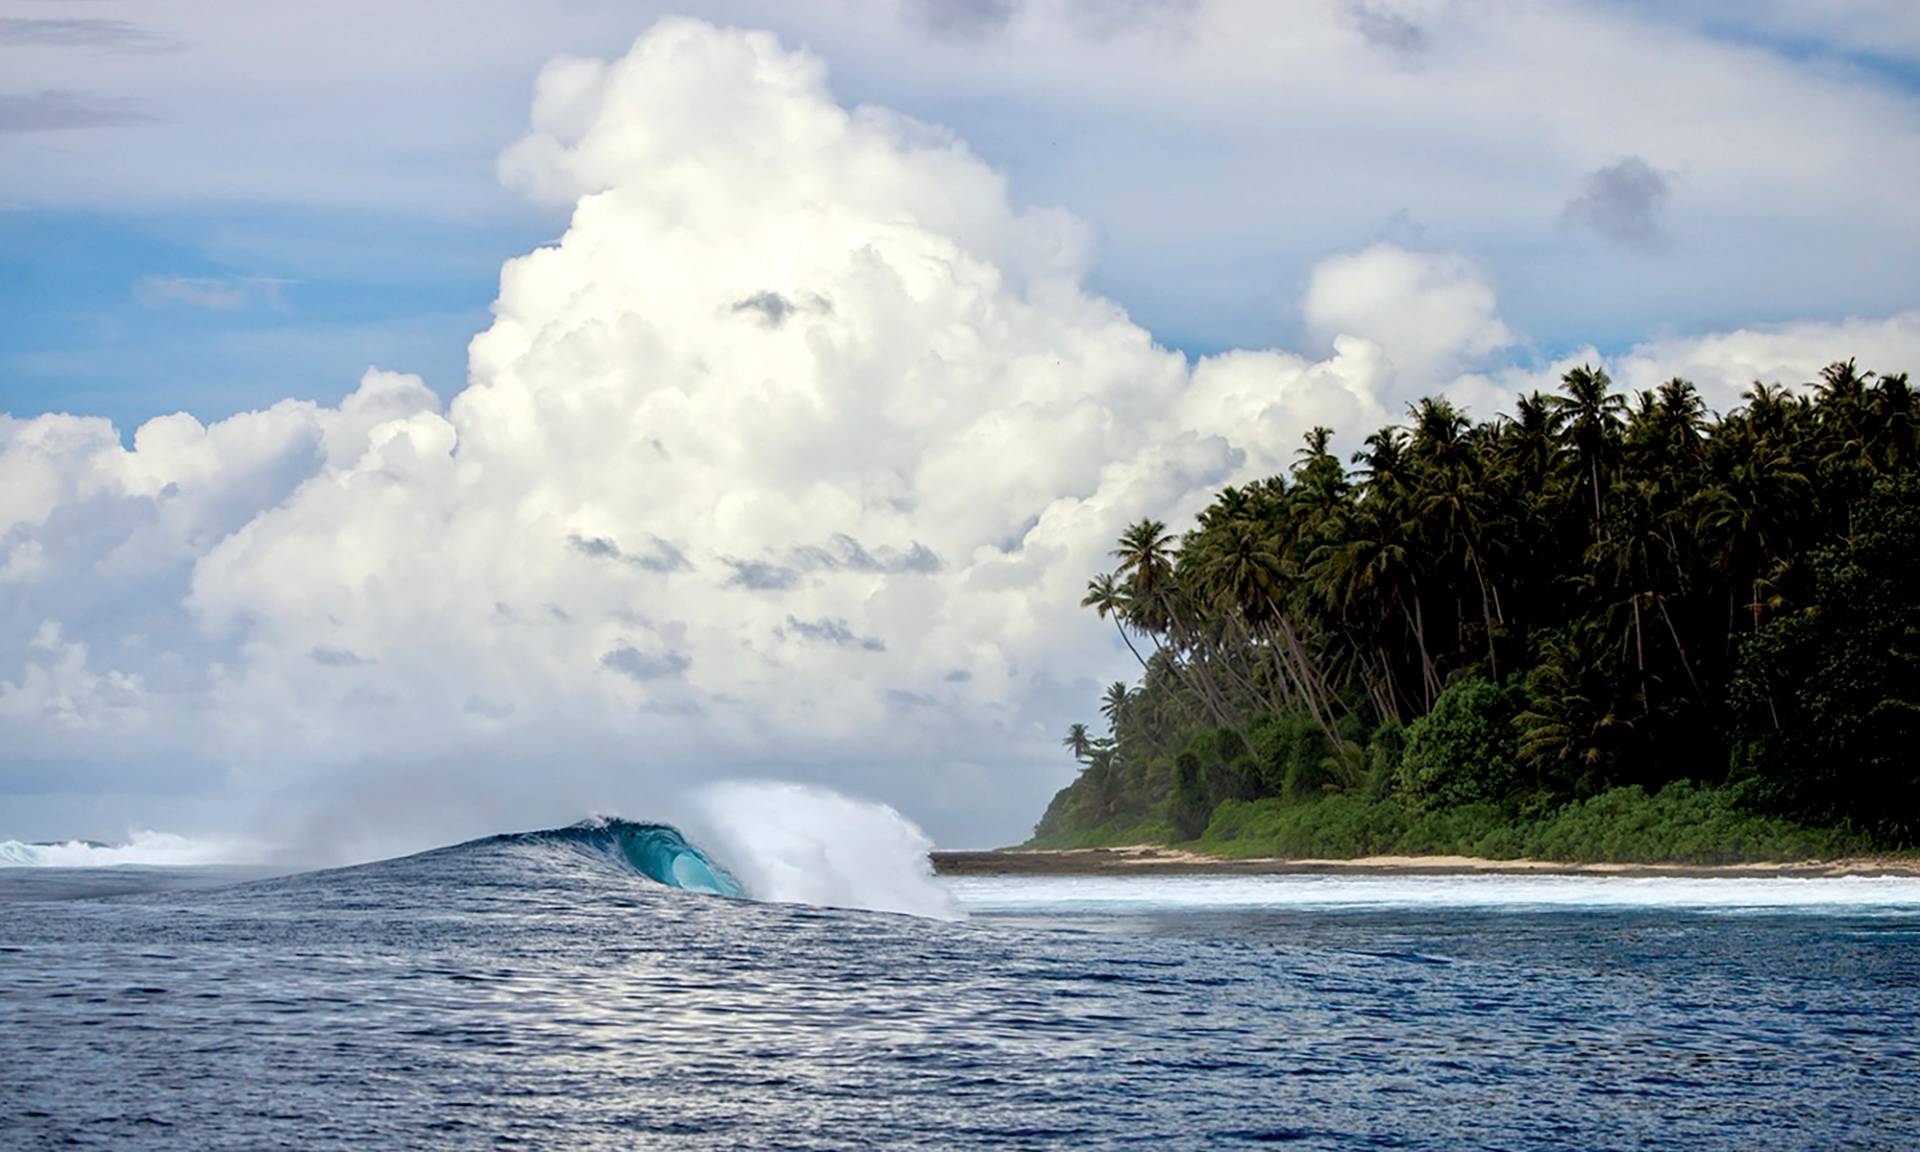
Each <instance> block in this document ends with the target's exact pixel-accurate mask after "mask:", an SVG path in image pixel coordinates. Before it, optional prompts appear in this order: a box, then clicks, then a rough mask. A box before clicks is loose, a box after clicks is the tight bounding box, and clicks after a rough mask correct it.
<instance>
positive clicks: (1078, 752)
mask: <svg viewBox="0 0 1920 1152" xmlns="http://www.w3.org/2000/svg"><path fill="white" fill-rule="evenodd" d="M1060 743H1061V744H1062V745H1064V746H1065V747H1066V748H1067V749H1069V750H1070V751H1072V753H1073V758H1074V759H1075V760H1079V761H1081V762H1083V763H1084V762H1085V761H1086V759H1087V757H1088V756H1089V755H1091V754H1092V752H1093V736H1092V735H1091V734H1090V733H1089V732H1088V731H1087V726H1086V725H1085V724H1073V725H1069V726H1068V728H1067V734H1066V737H1065V738H1064V739H1062V740H1061V741H1060Z"/></svg>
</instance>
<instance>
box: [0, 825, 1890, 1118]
mask: <svg viewBox="0 0 1920 1152" xmlns="http://www.w3.org/2000/svg"><path fill="white" fill-rule="evenodd" d="M228 879H231V878H228ZM56 880H57V878H56V879H54V880H50V879H49V878H48V877H47V876H46V875H45V874H42V875H41V876H40V877H39V878H38V879H33V880H29V879H25V878H20V877H18V876H15V875H0V897H4V902H0V1044H4V1051H5V1053H6V1066H5V1071H4V1072H0V1146H4V1147H6V1148H9V1149H12V1148H36V1147H43V1146H44V1147H53V1146H72V1145H78V1146H89V1145H92V1146H99V1147H112V1148H158V1147H167V1148H260V1147H265V1146H272V1145H281V1146H288V1147H300V1148H333V1147H364V1148H382V1149H384V1148H397V1147H422V1146H426V1147H499V1146H506V1145H510V1144H515V1143H518V1144H527V1145H532V1146H537V1147H556V1148H559V1147H565V1148H598V1147H607V1148H613V1147H620V1148H631V1147H685V1148H736V1147H765V1148H848V1147H867V1146H871V1147H921V1148H942V1149H946V1148H1009V1147H1065V1148H1104V1147H1119V1146H1135V1147H1194V1148H1202V1147H1228V1146H1234V1145H1237V1144H1242V1143H1253V1142H1274V1141H1284V1142H1291V1143H1292V1145H1293V1146H1295V1147H1304V1148H1341V1149H1344V1148H1373V1147H1401V1148H1432V1149H1455V1148H1522V1147H1540V1148H1548V1147H1557V1148H1564V1147H1576V1148H1588V1149H1591V1148H1643V1147H1653V1148H1688V1149H1700V1148H1726V1149H1770V1148H1780V1149H1787V1148H1808V1147H1819V1148H1889V1149H1891V1148H1915V1147H1920V1106H1917V1105H1916V1100H1917V1099H1920V1097H1916V1094H1915V1090H1914V1085H1915V1084H1916V1083H1917V1082H1920V1079H1917V1075H1916V1074H1920V1041H1917V1040H1916V1033H1920V900H1908V901H1907V902H1906V903H1902V902H1901V901H1900V900H1897V899H1889V900H1880V901H1878V902H1875V901H1874V900H1872V899H1868V898H1858V899H1851V900H1838V901H1833V900H1829V901H1825V902H1822V901H1817V900H1816V901H1807V900H1801V901H1797V902H1793V903H1791V904H1783V903H1775V904H1774V905H1773V906H1766V905H1765V904H1764V903H1762V904H1759V905H1756V904H1754V903H1752V902H1751V901H1748V902H1741V901H1720V902H1719V903H1717V904H1716V903H1714V902H1713V901H1710V900H1709V901H1706V902H1704V903H1701V902H1699V901H1696V902H1695V903H1693V904H1691V905H1684V906H1679V907H1676V906H1673V904H1672V902H1671V901H1669V902H1668V903H1667V904H1664V905H1662V904H1659V903H1658V902H1653V903H1651V904H1650V903H1649V902H1648V901H1639V902H1638V906H1635V902H1634V901H1616V902H1614V903H1613V904H1611V905H1601V904H1596V903H1595V902H1594V901H1592V900H1590V899H1589V900H1586V901H1575V900H1571V899H1568V900H1561V901H1557V902H1556V901H1553V900H1545V901H1533V902H1528V901H1524V900H1506V901H1495V900H1489V899H1479V900H1476V899H1472V898H1469V897H1467V896H1461V897H1458V898H1456V899H1453V900H1451V901H1444V900H1443V901H1435V900H1433V899H1425V900H1420V899H1415V898H1412V897H1406V896H1404V895H1403V896H1400V897H1395V898H1388V897H1389V895H1390V894H1389V893H1387V892H1386V890H1384V889H1376V890H1374V891H1373V893H1372V896H1373V897H1374V898H1372V899H1357V898H1346V897H1351V896H1352V893H1351V892H1350V891H1348V892H1346V897H1343V898H1341V899H1332V898H1326V899H1317V900H1301V899H1295V898H1286V899H1282V898H1279V897H1277V896H1275V895H1274V893H1273V892H1272V891H1268V892H1266V894H1265V895H1258V894H1257V893H1256V895H1257V896H1258V898H1254V897H1248V896H1247V895H1246V894H1245V893H1246V891H1247V890H1246V888H1245V887H1244V886H1243V887H1242V888H1241V889H1238V891H1240V892H1241V896H1240V897H1238V898H1233V899H1230V898H1227V897H1228V896H1230V895H1231V894H1232V893H1233V892H1234V891H1236V890H1235V889H1233V888H1231V887H1229V886H1222V885H1213V886H1211V887H1209V886H1208V885H1206V884H1199V885H1191V884H1190V885H1188V886H1187V887H1186V888H1185V889H1182V888H1181V887H1180V886H1179V885H1178V884H1176V885H1174V887H1173V888H1172V889H1170V890H1169V889H1167V888H1166V887H1165V885H1164V884H1162V885H1161V887H1159V888H1155V887H1154V886H1153V885H1154V883H1155V882H1152V881H1145V882H1136V881H1118V882H1113V881H1108V882H1104V886H1102V885H1092V886H1089V885H1087V884H1080V885H1078V886H1077V889H1078V891H1077V895H1075V894H1071V893H1070V891H1069V890H1071V889H1075V888H1076V885H1073V884H1067V883H1063V882H1060V881H1052V880H1047V879H1044V878H1042V879H1035V880H1029V881H1021V880H970V881H962V882H959V883H957V884H956V890H957V892H958V894H959V896H960V898H961V902H962V904H963V905H964V906H967V907H968V908H970V910H971V911H972V917H971V919H970V920H968V921H966V922H961V923H943V922H937V921H931V920H922V919H914V918H909V917H903V916H892V915H882V914H875V913H860V912H844V911H836V910H830V909H822V908H812V907H804V906H793V905H769V904H754V903H749V902H745V901H738V900H730V899H724V898H720V897H713V896H705V895H698V894H694V893H688V892H679V891H674V890H670V889H664V888H661V887H658V886H656V885H653V884H651V883H649V882H647V881H645V880H644V879H641V878H639V877H637V876H633V875H628V874H623V873H620V872H617V871H615V870H611V869H608V868H604V867H598V866H594V865H592V864H591V863H589V862H585V861H583V860H582V859H581V858H579V857H578V856H577V855H567V854H561V853H551V852H546V853H543V852H539V851H533V850H530V849H526V848H524V847H514V846H511V845H494V846H491V847H489V848H486V849H485V850H478V849H474V848H466V849H453V850H448V851H444V852H440V853H432V854H428V855H425V856H420V857H414V858H411V859H407V860H401V861H394V862H389V863H384V864H378V865H371V866H368V867H364V868H358V869H349V870H344V871H339V872H332V873H317V874H311V875H305V876H295V877H288V878H282V879H274V880H265V881H255V882H251V883H245V884H241V885H238V886H232V887H226V888H219V889H212V890H210V889H207V888H204V887H197V886H196V887H173V886H172V884H173V883H174V881H172V880H168V879H166V878H165V877H162V878H161V879H159V880H154V881H152V882H151V884H159V885H161V886H162V890H159V891H148V892H131V893H129V892H125V891H122V892H121V893H120V894H117V895H103V894H102V893H101V891H99V890H98V888H97V884H98V882H97V881H96V882H95V885H96V887H94V888H87V887H85V886H84V885H83V886H81V887H79V888H75V887H73V886H72V885H71V884H70V885H68V886H65V887H63V886H62V885H61V884H59V883H57V882H56ZM204 882H205V878H204V877H202V878H200V879H199V880H197V881H195V883H204ZM73 883H75V884H77V883H79V882H78V881H74V882H73ZM1114 883H1119V884H1121V885H1123V887H1121V888H1118V889H1116V888H1113V887H1112V885H1113V884H1114ZM1454 883H1456V884H1459V883H1477V881H1456V882H1454ZM151 884H150V885H149V886H151ZM1128 884H1138V885H1140V886H1138V887H1134V888H1127V887H1124V885H1128ZM125 886H126V887H138V886H140V885H136V884H132V883H131V882H128V883H127V884H126V885H125ZM1257 887H1258V886H1257V885H1256V888H1257ZM1549 887H1551V886H1549ZM1336 888H1337V886H1334V887H1323V888H1321V889H1319V890H1318V892H1319V895H1320V896H1322V897H1326V896H1328V894H1329V893H1335V892H1336ZM1472 891H1474V890H1473V889H1471V888H1469V889H1467V892H1469V893H1471V892H1472ZM1836 891H1837V890H1836ZM1196 893H1203V894H1205V898H1200V897H1196V895H1195V894H1196ZM1336 894H1337V893H1336ZM1429 895H1431V893H1429Z"/></svg>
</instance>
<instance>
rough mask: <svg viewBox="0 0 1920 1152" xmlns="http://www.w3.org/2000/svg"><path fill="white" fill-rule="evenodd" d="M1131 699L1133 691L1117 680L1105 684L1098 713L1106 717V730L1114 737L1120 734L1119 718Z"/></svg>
mask: <svg viewBox="0 0 1920 1152" xmlns="http://www.w3.org/2000/svg"><path fill="white" fill-rule="evenodd" d="M1132 699H1133V693H1132V692H1131V691H1129V690H1128V688H1127V686H1126V685H1125V684H1123V683H1121V682H1120V681H1118V680H1115V681H1114V682H1113V683H1111V684H1109V685H1107V694H1106V695H1105V696H1103V697H1101V700H1100V714H1101V715H1102V716H1105V717H1106V718H1107V730H1108V731H1109V732H1112V733H1113V734H1114V736H1115V737H1118V736H1119V735H1120V720H1121V717H1122V716H1123V715H1124V714H1125V713H1126V710H1127V704H1128V702H1129V701H1131V700H1132Z"/></svg>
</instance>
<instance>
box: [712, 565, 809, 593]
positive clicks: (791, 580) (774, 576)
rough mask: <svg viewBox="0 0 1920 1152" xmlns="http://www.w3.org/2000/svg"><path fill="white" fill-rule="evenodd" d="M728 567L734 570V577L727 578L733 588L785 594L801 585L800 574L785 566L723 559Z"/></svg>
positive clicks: (729, 585)
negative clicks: (795, 586)
mask: <svg viewBox="0 0 1920 1152" xmlns="http://www.w3.org/2000/svg"><path fill="white" fill-rule="evenodd" d="M722 559H723V560H724V561H725V562H726V565H727V567H729V568H731V569H733V575H732V576H729V577H727V585H728V587H732V588H751V589H753V590H754V591H756V592H784V591H786V590H787V589H789V588H792V587H793V586H794V585H796V584H798V583H800V573H799V572H797V571H795V570H794V569H792V568H788V567H787V566H786V565H784V564H770V563H768V562H767V561H765V560H735V559H733V558H731V557H722Z"/></svg>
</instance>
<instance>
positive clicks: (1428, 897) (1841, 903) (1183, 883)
mask: <svg viewBox="0 0 1920 1152" xmlns="http://www.w3.org/2000/svg"><path fill="white" fill-rule="evenodd" d="M949 885H950V888H951V890H952V893H953V896H954V898H955V899H957V900H958V901H959V903H960V906H961V907H962V908H965V909H968V910H969V911H977V912H989V911H1001V912H1039V911H1047V910H1050V909H1052V910H1059V911H1062V912H1073V911H1114V912H1139V911H1154V910H1160V909H1165V910H1178V909H1222V910H1235V909H1245V910H1258V909H1285V908H1470V909H1500V908H1515V909H1520V908H1648V909H1658V908H1671V909H1702V910H1705V909H1786V910H1794V909H1799V910H1806V911H1822V910H1836V911H1844V910H1848V909H1884V910H1901V909H1911V910H1913V911H1915V912H1920V877H1911V876H1842V877H1818V878H1799V877H1746V876H1740V877H1690V876H1687V877H1683V876H1593V875H1525V876H1510V875H1472V876H1378V875H1373V876H1355V875H1345V876H1334V875H1320V876H1313V875H1290V876H972V877H959V878H955V879H953V880H951V881H949Z"/></svg>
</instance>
